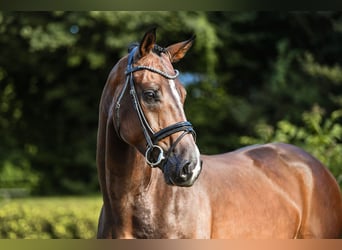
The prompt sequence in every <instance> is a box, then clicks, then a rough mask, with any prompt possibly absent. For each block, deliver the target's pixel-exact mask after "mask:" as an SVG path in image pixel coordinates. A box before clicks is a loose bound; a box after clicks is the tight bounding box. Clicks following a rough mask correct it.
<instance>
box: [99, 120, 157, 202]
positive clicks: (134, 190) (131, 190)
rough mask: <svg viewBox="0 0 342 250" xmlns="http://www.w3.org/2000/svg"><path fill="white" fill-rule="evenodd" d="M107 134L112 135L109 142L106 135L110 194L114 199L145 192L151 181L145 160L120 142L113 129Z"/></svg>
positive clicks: (134, 150)
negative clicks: (114, 195)
mask: <svg viewBox="0 0 342 250" xmlns="http://www.w3.org/2000/svg"><path fill="white" fill-rule="evenodd" d="M108 129H110V130H111V132H109V131H108V132H109V134H111V133H114V135H113V136H112V137H111V138H112V140H110V139H109V138H110V135H107V136H108V137H107V145H106V172H107V173H108V174H109V178H110V180H109V183H107V187H108V186H110V192H111V193H115V194H116V197H118V198H119V197H121V196H125V195H128V194H133V195H136V194H139V193H142V192H145V190H146V188H147V187H148V184H149V183H150V179H151V174H152V173H151V172H152V171H151V168H150V167H149V166H147V164H146V163H145V158H144V157H143V156H142V155H141V153H139V152H138V151H137V150H136V149H135V148H134V147H132V146H130V145H128V144H127V143H125V142H124V141H122V140H121V139H120V138H118V136H117V135H116V132H115V131H114V127H113V126H111V128H108Z"/></svg>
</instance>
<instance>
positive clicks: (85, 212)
mask: <svg viewBox="0 0 342 250" xmlns="http://www.w3.org/2000/svg"><path fill="white" fill-rule="evenodd" d="M100 206H101V200H100V198H99V197H91V198H80V197H77V198H76V197H68V198H66V197H56V198H30V199H15V200H11V201H3V202H0V221H1V223H0V238H2V239H4V238H6V239H93V238H95V237H96V231H97V221H98V216H99V213H100Z"/></svg>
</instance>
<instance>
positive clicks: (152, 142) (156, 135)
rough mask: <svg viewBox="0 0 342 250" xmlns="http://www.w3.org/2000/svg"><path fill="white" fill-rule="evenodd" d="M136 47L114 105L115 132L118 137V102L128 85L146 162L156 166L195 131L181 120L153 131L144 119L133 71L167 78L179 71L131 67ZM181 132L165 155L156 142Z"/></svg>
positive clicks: (190, 125) (130, 56) (141, 66)
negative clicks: (145, 145) (184, 138)
mask: <svg viewBox="0 0 342 250" xmlns="http://www.w3.org/2000/svg"><path fill="white" fill-rule="evenodd" d="M136 49H137V47H135V48H133V49H132V51H131V52H130V54H129V57H128V63H127V69H126V71H125V74H126V82H125V85H124V86H123V88H122V90H121V93H120V95H119V97H118V99H117V102H116V106H115V115H116V117H115V118H116V119H115V121H116V124H115V125H116V127H115V129H116V132H117V134H118V136H119V137H121V136H120V103H121V99H122V98H123V95H124V94H125V92H126V89H127V87H128V85H130V91H129V93H130V95H131V97H132V102H133V107H134V109H135V111H136V113H137V115H138V118H139V121H140V125H141V128H142V131H143V133H144V136H145V139H146V143H147V148H146V152H145V159H146V162H147V163H148V164H149V165H150V166H151V167H156V166H157V165H159V164H160V163H161V162H162V161H163V160H167V159H168V157H169V156H170V155H171V153H172V151H173V150H174V149H175V147H176V145H177V144H178V143H179V142H180V140H181V139H182V138H183V137H184V136H185V135H187V134H189V133H191V134H192V135H193V137H194V139H195V140H196V133H195V130H194V129H193V127H192V124H191V123H190V122H188V121H183V122H177V123H175V124H173V125H170V126H168V127H166V128H163V129H161V130H159V131H158V132H154V131H153V130H152V128H151V126H150V125H149V123H148V122H147V120H146V117H145V115H144V112H143V110H142V108H141V105H140V102H139V99H138V96H137V92H136V90H135V85H134V79H133V72H135V71H139V70H149V71H151V72H153V73H157V74H159V75H161V76H163V77H165V78H167V79H176V78H177V76H178V74H179V72H178V70H175V74H174V75H169V74H168V73H166V72H163V71H161V70H159V69H156V68H153V67H149V66H144V65H139V66H136V67H133V57H134V54H135V51H136ZM182 131H183V133H182V134H181V135H180V136H179V137H178V138H177V140H176V141H175V142H174V143H173V144H172V145H171V146H170V148H169V150H168V151H167V153H166V155H164V151H163V149H162V148H161V147H160V146H158V142H159V141H161V140H162V139H164V138H166V137H168V136H170V135H172V134H174V133H177V132H182ZM154 154H158V157H157V160H154V159H153V155H154Z"/></svg>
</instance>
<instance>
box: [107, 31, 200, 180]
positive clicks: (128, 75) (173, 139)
mask: <svg viewBox="0 0 342 250" xmlns="http://www.w3.org/2000/svg"><path fill="white" fill-rule="evenodd" d="M193 40H194V38H191V39H189V40H186V41H183V42H179V43H175V44H173V45H170V46H168V47H166V48H162V47H160V46H158V45H156V43H155V42H156V32H155V29H152V30H150V31H148V32H147V33H146V34H145V35H144V37H143V39H142V41H141V43H140V44H139V45H135V46H132V47H131V49H130V51H129V52H130V53H129V55H128V56H127V63H126V65H127V66H126V70H125V72H124V74H125V76H124V78H125V81H124V83H122V84H121V86H122V87H121V88H118V90H117V94H116V96H117V100H116V106H115V116H114V120H115V121H114V124H115V129H116V132H117V134H118V136H119V137H120V138H121V139H122V140H123V141H125V142H126V143H127V144H129V145H131V146H133V147H135V148H136V149H137V150H138V151H139V152H140V153H142V154H143V155H144V156H145V160H146V163H147V164H148V165H150V166H151V167H159V168H160V169H161V170H162V171H163V174H164V178H165V181H166V183H167V184H169V185H176V186H192V185H193V184H194V182H195V181H196V179H197V177H198V176H199V174H200V172H201V169H202V166H201V161H200V153H199V150H198V147H197V146H196V142H195V139H196V134H195V131H194V129H193V127H192V125H191V123H190V122H188V121H187V119H186V116H185V113H184V101H185V97H186V90H185V88H184V86H183V85H182V84H181V83H180V81H179V79H178V78H177V76H178V71H177V70H175V69H174V68H173V65H172V63H174V62H177V61H179V60H180V59H182V58H183V57H184V55H185V54H186V52H187V51H188V50H189V48H190V47H191V45H192V43H193ZM128 90H129V91H128ZM128 93H129V94H128Z"/></svg>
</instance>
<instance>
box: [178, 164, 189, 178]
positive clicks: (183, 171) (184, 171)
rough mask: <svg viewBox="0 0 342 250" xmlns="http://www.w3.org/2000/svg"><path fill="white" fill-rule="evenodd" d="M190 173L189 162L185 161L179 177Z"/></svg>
mask: <svg viewBox="0 0 342 250" xmlns="http://www.w3.org/2000/svg"><path fill="white" fill-rule="evenodd" d="M190 173H191V162H189V161H186V162H185V163H184V165H183V167H182V168H181V169H180V176H181V177H183V178H184V177H186V176H188V175H189V174H190Z"/></svg>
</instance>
